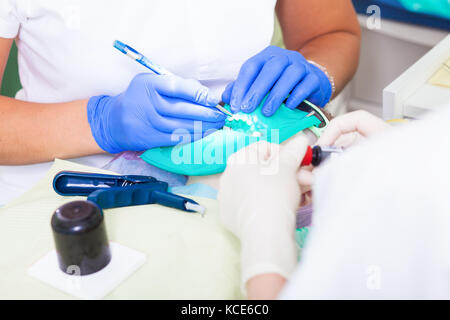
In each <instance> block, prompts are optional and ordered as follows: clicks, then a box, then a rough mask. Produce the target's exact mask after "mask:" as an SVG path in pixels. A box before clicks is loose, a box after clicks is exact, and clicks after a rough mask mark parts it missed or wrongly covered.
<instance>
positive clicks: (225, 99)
mask: <svg viewBox="0 0 450 320" xmlns="http://www.w3.org/2000/svg"><path fill="white" fill-rule="evenodd" d="M233 88H234V81H233V82H230V83H229V84H228V85H227V87H226V88H225V91H224V92H223V93H222V101H223V102H225V103H226V104H230V100H231V93H232V92H233Z"/></svg>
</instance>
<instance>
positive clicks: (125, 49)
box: [114, 40, 173, 75]
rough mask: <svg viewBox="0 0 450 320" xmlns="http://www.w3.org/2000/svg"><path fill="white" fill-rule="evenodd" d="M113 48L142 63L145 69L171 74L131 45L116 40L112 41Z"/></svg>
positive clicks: (159, 73) (161, 73) (160, 73)
mask: <svg viewBox="0 0 450 320" xmlns="http://www.w3.org/2000/svg"><path fill="white" fill-rule="evenodd" d="M114 48H116V49H117V50H119V51H120V52H122V53H123V54H125V55H127V56H128V57H130V58H131V59H133V60H136V61H137V62H139V63H140V64H142V65H143V66H144V67H146V68H147V69H150V70H152V71H153V72H154V73H156V74H158V75H173V73H172V72H170V71H169V70H167V69H164V68H163V67H161V66H160V65H157V64H156V63H153V62H151V61H150V60H149V59H148V58H147V57H145V56H144V55H143V54H142V53H139V52H138V51H136V50H135V49H133V48H132V47H130V46H128V45H126V44H125V43H123V42H121V41H119V40H116V41H114Z"/></svg>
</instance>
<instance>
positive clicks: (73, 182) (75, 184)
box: [53, 171, 168, 196]
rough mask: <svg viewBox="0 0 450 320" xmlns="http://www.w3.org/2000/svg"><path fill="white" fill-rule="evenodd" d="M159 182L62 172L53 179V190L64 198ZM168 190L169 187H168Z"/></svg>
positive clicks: (144, 178)
mask: <svg viewBox="0 0 450 320" xmlns="http://www.w3.org/2000/svg"><path fill="white" fill-rule="evenodd" d="M158 182H159V181H158V180H156V179H155V178H153V177H148V176H136V175H127V176H116V175H109V174H100V173H86V172H74V171H61V172H59V173H58V174H57V175H56V176H55V178H54V179H53V189H54V190H55V192H56V193H58V194H59V195H62V196H88V195H89V194H91V193H92V192H94V191H96V190H100V189H110V188H115V187H125V186H130V185H137V184H147V183H158ZM162 183H164V182H162ZM166 185H167V184H166ZM167 188H168V185H167V186H166V189H167Z"/></svg>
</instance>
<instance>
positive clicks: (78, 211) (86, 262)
mask: <svg viewBox="0 0 450 320" xmlns="http://www.w3.org/2000/svg"><path fill="white" fill-rule="evenodd" d="M51 225H52V229H53V237H54V239H55V246H56V252H57V255H58V263H59V268H60V269H61V270H62V271H63V272H65V273H68V274H77V275H88V274H92V273H94V272H97V271H99V270H101V269H103V268H104V267H106V266H107V265H108V263H109V262H110V261H111V252H110V249H109V243H108V237H107V235H106V228H105V223H104V220H103V213H102V210H101V209H100V208H99V207H98V206H97V205H96V204H95V203H93V202H90V201H73V202H69V203H66V204H65V205H63V206H61V207H59V208H58V209H57V210H56V211H55V213H54V214H53V216H52V221H51Z"/></svg>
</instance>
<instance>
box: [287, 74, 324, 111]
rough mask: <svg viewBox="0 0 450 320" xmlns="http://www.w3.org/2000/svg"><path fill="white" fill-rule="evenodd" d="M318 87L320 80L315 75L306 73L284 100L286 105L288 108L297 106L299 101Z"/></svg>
mask: <svg viewBox="0 0 450 320" xmlns="http://www.w3.org/2000/svg"><path fill="white" fill-rule="evenodd" d="M319 89H320V82H319V79H318V78H317V76H316V75H315V74H313V73H308V74H307V75H306V77H305V78H304V79H303V80H302V81H301V82H300V83H299V84H298V85H297V87H296V88H295V89H294V91H292V93H291V95H290V96H289V99H288V100H287V101H286V107H288V108H289V109H295V108H297V107H298V105H299V104H300V103H302V102H303V101H304V100H305V99H306V98H308V97H309V96H310V95H312V94H313V93H315V92H316V91H317V90H319Z"/></svg>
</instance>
